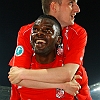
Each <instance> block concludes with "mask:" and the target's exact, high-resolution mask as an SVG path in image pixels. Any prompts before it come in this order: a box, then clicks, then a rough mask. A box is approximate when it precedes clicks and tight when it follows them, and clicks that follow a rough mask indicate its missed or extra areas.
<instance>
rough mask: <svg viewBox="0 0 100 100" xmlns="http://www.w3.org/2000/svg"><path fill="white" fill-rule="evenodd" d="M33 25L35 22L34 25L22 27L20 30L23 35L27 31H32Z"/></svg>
mask: <svg viewBox="0 0 100 100" xmlns="http://www.w3.org/2000/svg"><path fill="white" fill-rule="evenodd" d="M33 24H34V22H33V23H30V24H27V25H24V26H22V27H21V28H20V31H21V32H22V33H25V32H27V31H29V30H31V29H32V26H33Z"/></svg>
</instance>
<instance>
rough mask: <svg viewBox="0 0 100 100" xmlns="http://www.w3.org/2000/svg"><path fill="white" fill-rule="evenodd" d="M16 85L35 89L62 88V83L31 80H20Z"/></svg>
mask: <svg viewBox="0 0 100 100" xmlns="http://www.w3.org/2000/svg"><path fill="white" fill-rule="evenodd" d="M17 85H20V86H24V87H27V88H35V89H48V88H49V89H50V88H60V89H62V88H63V85H64V84H63V83H46V82H39V81H32V80H22V81H21V82H20V83H18V84H17Z"/></svg>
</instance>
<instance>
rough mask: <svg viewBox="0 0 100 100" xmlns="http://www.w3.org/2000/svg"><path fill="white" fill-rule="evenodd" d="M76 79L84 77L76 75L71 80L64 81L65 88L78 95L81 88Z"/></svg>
mask: <svg viewBox="0 0 100 100" xmlns="http://www.w3.org/2000/svg"><path fill="white" fill-rule="evenodd" d="M76 79H82V77H80V76H79V75H75V76H74V78H73V80H72V81H71V82H66V83H64V88H63V90H64V91H65V92H67V93H68V94H70V95H73V96H76V95H77V94H78V93H79V89H81V86H80V84H79V83H78V82H77V81H76Z"/></svg>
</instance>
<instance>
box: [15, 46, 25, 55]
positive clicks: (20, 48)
mask: <svg viewBox="0 0 100 100" xmlns="http://www.w3.org/2000/svg"><path fill="white" fill-rule="evenodd" d="M23 52H24V48H23V47H22V46H17V47H16V50H15V55H16V56H21V55H22V54H23Z"/></svg>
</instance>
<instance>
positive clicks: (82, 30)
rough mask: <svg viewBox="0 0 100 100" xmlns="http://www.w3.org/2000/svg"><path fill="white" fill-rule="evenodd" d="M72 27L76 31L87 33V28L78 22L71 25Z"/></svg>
mask: <svg viewBox="0 0 100 100" xmlns="http://www.w3.org/2000/svg"><path fill="white" fill-rule="evenodd" d="M69 28H70V29H72V30H73V31H75V32H76V33H80V32H82V33H86V30H85V28H83V27H82V26H80V25H78V24H77V23H74V24H73V25H71V26H69Z"/></svg>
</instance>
